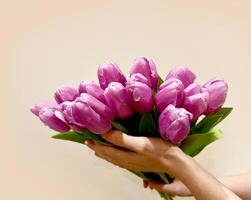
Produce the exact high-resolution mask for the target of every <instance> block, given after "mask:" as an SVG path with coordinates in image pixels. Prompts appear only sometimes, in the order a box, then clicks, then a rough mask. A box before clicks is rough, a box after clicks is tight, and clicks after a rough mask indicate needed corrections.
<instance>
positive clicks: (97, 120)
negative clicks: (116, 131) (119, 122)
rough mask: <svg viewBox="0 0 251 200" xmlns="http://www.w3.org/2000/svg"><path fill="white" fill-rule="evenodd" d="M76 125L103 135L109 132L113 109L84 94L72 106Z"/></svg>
mask: <svg viewBox="0 0 251 200" xmlns="http://www.w3.org/2000/svg"><path fill="white" fill-rule="evenodd" d="M72 116H73V118H74V124H76V125H78V126H81V127H86V128H87V129H89V130H90V131H91V132H93V133H96V134H102V133H106V132H108V131H109V130H110V129H111V128H112V126H111V123H110V121H111V120H112V119H113V114H112V111H111V109H110V108H109V107H108V106H106V105H105V104H104V103H102V102H101V101H99V100H97V99H96V98H95V97H93V96H91V95H89V94H86V93H82V94H81V96H80V97H78V98H77V99H76V101H75V103H74V105H73V106H72Z"/></svg>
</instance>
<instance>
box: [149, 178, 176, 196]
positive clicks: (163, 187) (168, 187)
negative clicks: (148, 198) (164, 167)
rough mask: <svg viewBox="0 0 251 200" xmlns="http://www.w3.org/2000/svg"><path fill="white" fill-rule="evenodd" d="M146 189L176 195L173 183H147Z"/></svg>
mask: <svg viewBox="0 0 251 200" xmlns="http://www.w3.org/2000/svg"><path fill="white" fill-rule="evenodd" d="M148 187H150V188H151V189H155V190H157V191H159V192H167V193H169V194H171V195H178V188H177V186H176V184H175V183H170V184H166V183H161V182H157V181H148Z"/></svg>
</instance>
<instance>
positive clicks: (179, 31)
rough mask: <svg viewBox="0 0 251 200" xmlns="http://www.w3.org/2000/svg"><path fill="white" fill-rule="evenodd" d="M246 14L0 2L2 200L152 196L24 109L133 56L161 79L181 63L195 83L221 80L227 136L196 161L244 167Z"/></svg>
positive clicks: (193, 1) (197, 4)
mask: <svg viewBox="0 0 251 200" xmlns="http://www.w3.org/2000/svg"><path fill="white" fill-rule="evenodd" d="M250 10H251V2H250V0H239V1H234V0H222V1H216V0H211V1H201V0H190V1H179V0H178V1H164V0H163V1H160V0H155V1H131V0H130V1H128V0H127V1H115V0H114V1H111V0H108V1H97V0H93V1H83V0H72V1H66V0H60V1H59V0H43V1H42V0H41V1H40V0H39V1H35V0H22V1H19V0H8V1H6V0H0V69H1V73H0V74H1V75H0V76H1V79H0V80H1V84H0V87H1V90H0V91H1V93H0V95H1V114H0V120H1V128H2V129H1V130H2V131H1V138H0V199H6V200H17V199H18V200H33V199H36V200H45V199H61V200H72V199H74V200H83V199H88V200H100V199H102V200H108V199H109V200H113V199H114V200H115V199H116V200H117V199H120V200H129V199H130V200H131V199H132V200H134V199H135V200H136V199H145V200H153V199H158V196H157V195H156V194H155V193H154V192H151V191H149V190H144V189H143V188H142V185H141V182H140V181H139V180H138V179H137V178H135V177H134V176H132V175H130V174H128V173H127V172H125V171H124V170H121V169H118V168H116V167H113V166H112V165H110V164H108V163H105V162H103V161H101V160H98V159H97V158H95V157H94V156H92V154H91V152H90V151H89V150H87V149H86V148H85V147H84V146H83V145H79V144H75V143H70V142H60V141H55V140H53V139H51V138H50V136H51V135H52V134H53V132H52V131H50V130H49V129H47V128H46V127H44V126H42V124H41V123H40V122H39V120H38V119H36V118H35V117H34V116H33V115H32V114H31V113H30V112H29V107H30V106H31V105H32V104H33V103H35V102H38V101H40V100H46V99H52V93H53V92H54V91H55V89H56V88H57V87H59V86H60V85H62V84H72V85H74V86H77V85H78V83H79V82H80V81H81V80H83V79H95V80H96V69H97V66H98V65H99V64H100V63H102V62H104V61H105V60H107V59H112V60H114V61H116V62H118V63H119V64H120V66H121V68H122V70H123V71H124V72H125V73H127V72H128V68H129V66H130V64H131V62H132V60H133V59H134V58H135V57H137V56H139V55H145V56H150V57H152V58H153V59H154V60H155V62H156V64H157V67H158V70H159V73H160V74H161V75H162V76H164V75H165V74H166V73H167V72H168V71H169V70H170V69H171V68H172V67H174V66H179V65H186V66H189V67H191V68H192V69H193V70H194V71H195V72H196V73H197V75H198V77H199V81H201V82H204V81H206V80H207V79H209V78H211V77H213V76H215V75H220V76H222V77H224V78H225V79H226V81H227V82H228V83H229V88H230V89H229V96H228V99H227V102H226V105H227V106H233V107H234V112H233V113H232V114H231V116H230V117H229V118H228V119H227V120H226V121H224V123H222V124H221V125H220V126H221V128H222V129H223V130H224V132H225V138H224V139H222V140H221V141H218V142H216V143H215V144H213V145H211V146H209V147H208V148H207V149H206V150H205V151H204V152H203V153H201V154H200V155H199V156H198V157H197V159H198V160H199V162H200V163H201V164H202V165H203V166H205V167H206V168H207V169H208V170H209V171H211V172H212V173H213V174H215V175H217V176H222V175H230V174H238V173H240V172H244V171H247V170H250V169H251V160H250V154H251V136H250V134H251V132H250V129H249V127H250V113H251V107H250V98H251V93H250V91H251V90H250V87H251V79H250V75H251V53H250V52H251V26H250V24H251V12H250ZM205 187H206V186H205ZM187 199H188V198H187Z"/></svg>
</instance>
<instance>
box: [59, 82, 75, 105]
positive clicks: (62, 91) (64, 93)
mask: <svg viewBox="0 0 251 200" xmlns="http://www.w3.org/2000/svg"><path fill="white" fill-rule="evenodd" d="M78 96H79V92H78V90H77V89H75V88H73V87H71V86H63V87H61V88H59V89H58V90H57V91H56V92H55V94H54V98H55V100H56V102H57V103H58V104H60V103H63V102H64V101H74V100H75V99H76V98H77V97H78Z"/></svg>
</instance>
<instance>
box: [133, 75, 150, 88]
mask: <svg viewBox="0 0 251 200" xmlns="http://www.w3.org/2000/svg"><path fill="white" fill-rule="evenodd" d="M129 82H141V83H144V84H146V85H148V86H149V87H151V85H150V83H149V82H148V80H147V78H146V77H145V76H143V75H142V74H140V73H136V74H133V75H131V77H130V79H129Z"/></svg>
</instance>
